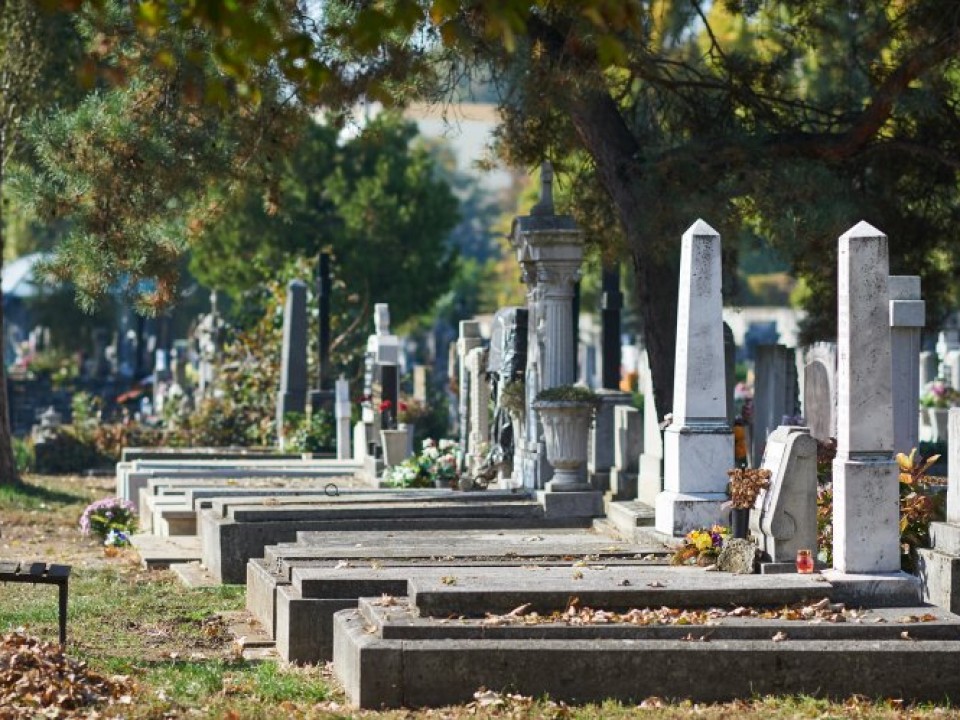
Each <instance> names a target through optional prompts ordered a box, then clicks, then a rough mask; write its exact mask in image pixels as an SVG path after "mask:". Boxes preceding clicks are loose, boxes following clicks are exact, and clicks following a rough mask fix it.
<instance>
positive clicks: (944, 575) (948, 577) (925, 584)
mask: <svg viewBox="0 0 960 720" xmlns="http://www.w3.org/2000/svg"><path fill="white" fill-rule="evenodd" d="M917 565H918V567H917V574H918V576H919V577H920V584H921V587H922V590H923V599H924V600H925V601H926V602H930V603H933V604H934V605H938V606H939V607H942V608H945V609H947V610H949V611H950V612H960V557H958V556H956V555H950V554H948V553H944V552H940V551H939V550H937V549H936V548H932V549H931V548H918V549H917Z"/></svg>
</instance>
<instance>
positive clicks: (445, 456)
mask: <svg viewBox="0 0 960 720" xmlns="http://www.w3.org/2000/svg"><path fill="white" fill-rule="evenodd" d="M420 457H421V458H422V460H423V468H424V471H425V472H426V473H427V475H428V476H429V478H430V482H431V483H432V484H433V485H434V486H436V487H455V486H456V483H457V480H458V478H459V475H460V473H459V469H460V446H459V445H458V444H457V443H455V442H454V441H453V440H446V439H443V440H440V441H439V442H437V441H435V440H433V439H432V438H427V439H426V440H424V441H423V452H422V453H421V454H420Z"/></svg>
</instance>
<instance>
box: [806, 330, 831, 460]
mask: <svg viewBox="0 0 960 720" xmlns="http://www.w3.org/2000/svg"><path fill="white" fill-rule="evenodd" d="M803 376H804V381H803V417H804V419H805V420H806V423H807V426H808V427H809V428H810V434H811V435H813V437H814V438H816V439H817V440H819V441H821V442H826V441H827V440H829V439H830V438H833V437H836V436H837V386H836V377H837V348H836V345H834V344H833V343H817V344H816V345H812V346H811V347H809V348H807V349H806V351H805V352H804V368H803Z"/></svg>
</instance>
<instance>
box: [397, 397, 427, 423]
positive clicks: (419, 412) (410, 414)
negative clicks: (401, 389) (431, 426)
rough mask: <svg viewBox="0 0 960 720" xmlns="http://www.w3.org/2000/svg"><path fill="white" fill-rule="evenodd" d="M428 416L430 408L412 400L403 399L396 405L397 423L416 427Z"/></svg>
mask: <svg viewBox="0 0 960 720" xmlns="http://www.w3.org/2000/svg"><path fill="white" fill-rule="evenodd" d="M429 414H430V408H428V407H427V405H426V403H422V402H420V401H419V400H416V399H414V398H404V399H403V400H401V401H400V402H399V403H398V409H397V422H400V423H404V424H406V425H416V424H417V423H418V422H420V421H421V420H423V418H425V417H426V416H427V415H429Z"/></svg>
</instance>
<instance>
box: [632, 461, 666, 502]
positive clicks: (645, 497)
mask: <svg viewBox="0 0 960 720" xmlns="http://www.w3.org/2000/svg"><path fill="white" fill-rule="evenodd" d="M661 492H663V458H662V457H660V456H659V455H646V454H644V455H641V456H640V472H639V473H638V474H637V495H636V498H637V500H639V501H640V502H642V503H643V504H645V505H650V506H651V507H653V506H654V505H655V504H656V502H657V495H659V494H660V493H661Z"/></svg>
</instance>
